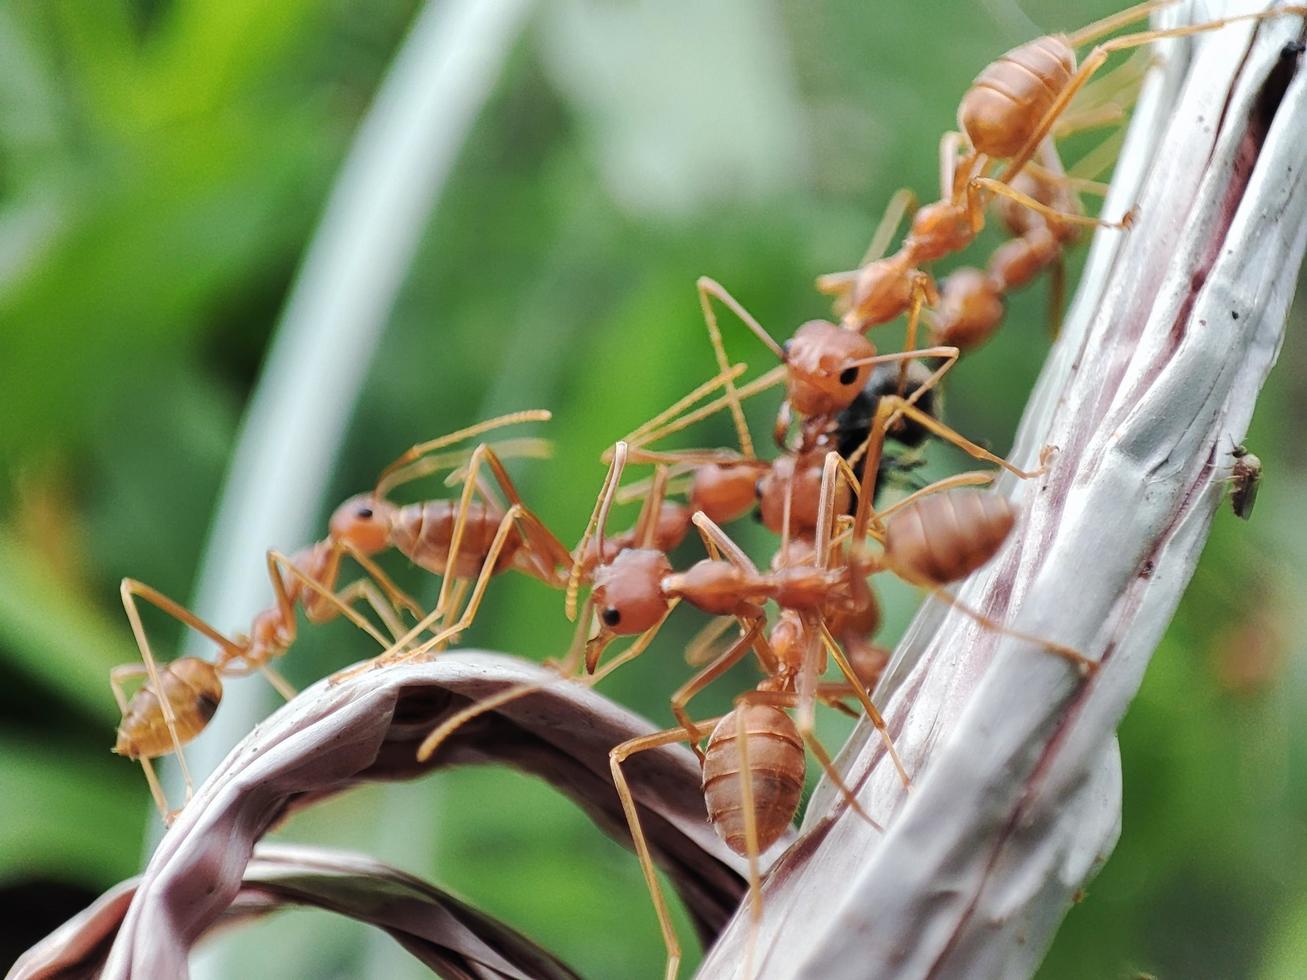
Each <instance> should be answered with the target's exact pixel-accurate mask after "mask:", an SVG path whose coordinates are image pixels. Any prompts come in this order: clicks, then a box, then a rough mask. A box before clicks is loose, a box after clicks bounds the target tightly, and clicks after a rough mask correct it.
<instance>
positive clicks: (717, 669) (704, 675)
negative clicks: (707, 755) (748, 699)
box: [672, 619, 766, 765]
mask: <svg viewBox="0 0 1307 980" xmlns="http://www.w3.org/2000/svg"><path fill="white" fill-rule="evenodd" d="M765 622H766V621H765V620H762V619H756V620H754V621H753V624H752V625H751V626H750V627H749V629H748V630H746V631H745V632H744V634H743V635H742V636H740V638H739V639H738V640H736V641H735V642H734V643H733V644H731V646H730V648H729V649H728V650H726V652H725V653H723V654H721V655H720V656H719V657H717V658H716V659H715V660H713V662H712V663H710V664H709V665H708V666H707V667H705V668H704V669H703V670H701V671H699V673H697V674H695V675H694V676H693V677H691V678H690V679H689V680H688V681H686V682H685V683H684V684H682V685H681V686H680V687H679V688H677V690H676V693H674V694H673V695H672V714H673V715H675V716H676V720H677V721H679V722H680V723H681V727H682V728H684V729H685V731H686V734H687V735H688V736H689V739H688V741H689V744H690V748H691V749H692V750H693V751H694V754H695V755H697V756H698V757H699V764H700V765H702V764H703V749H701V748H700V747H699V742H698V740H697V738H696V737H695V731H696V729H695V724H694V722H692V721H690V715H689V712H688V711H686V708H687V707H688V706H689V704H690V701H691V699H693V698H694V697H695V695H697V694H698V693H699V692H700V691H702V690H703V689H704V688H705V687H707V686H708V685H709V684H711V683H712V682H713V681H715V680H717V678H719V677H721V676H722V674H724V673H726V671H728V670H730V669H731V668H732V667H734V666H735V665H736V664H737V663H739V662H740V661H741V660H743V659H744V658H745V657H746V656H747V655H748V654H749V651H751V650H752V649H753V644H754V640H755V639H756V638H757V637H758V636H759V635H760V634H761V633H762V627H763V624H764V623H765Z"/></svg>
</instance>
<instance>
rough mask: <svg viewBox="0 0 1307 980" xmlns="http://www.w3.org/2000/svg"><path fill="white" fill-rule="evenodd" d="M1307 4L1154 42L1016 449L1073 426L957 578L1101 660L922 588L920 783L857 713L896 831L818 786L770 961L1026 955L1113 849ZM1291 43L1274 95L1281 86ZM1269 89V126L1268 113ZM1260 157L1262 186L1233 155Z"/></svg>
mask: <svg viewBox="0 0 1307 980" xmlns="http://www.w3.org/2000/svg"><path fill="white" fill-rule="evenodd" d="M1248 9H1250V8H1249V7H1248V6H1247V5H1246V4H1240V3H1237V2H1233V0H1231V2H1221V3H1210V4H1205V5H1204V6H1203V7H1202V8H1201V9H1200V10H1197V9H1193V8H1184V7H1181V8H1179V9H1175V8H1172V9H1169V10H1167V11H1165V16H1166V17H1167V18H1168V21H1169V22H1170V23H1176V22H1197V21H1201V20H1206V19H1210V18H1211V17H1214V16H1221V15H1222V14H1225V13H1236V12H1242V11H1245V10H1248ZM1303 31H1304V25H1303V21H1302V19H1301V18H1300V17H1297V16H1294V17H1284V18H1278V19H1275V20H1270V21H1266V22H1263V23H1261V24H1260V25H1257V26H1256V27H1254V26H1252V25H1249V24H1238V25H1233V26H1230V27H1228V28H1226V29H1224V30H1220V31H1216V32H1212V33H1210V34H1206V35H1202V36H1199V37H1195V38H1190V39H1185V40H1181V41H1173V42H1168V43H1167V44H1165V45H1164V46H1163V47H1161V48H1160V50H1159V54H1160V55H1161V56H1162V57H1163V58H1164V62H1163V64H1162V66H1161V67H1158V68H1156V69H1154V70H1153V71H1152V72H1151V73H1150V77H1149V79H1148V81H1147V83H1146V88H1145V91H1144V93H1143V97H1142V98H1141V100H1140V103H1139V107H1138V109H1137V112H1136V116H1135V119H1134V122H1133V124H1132V126H1131V129H1130V135H1129V139H1128V141H1127V143H1126V145H1125V147H1124V149H1123V151H1122V157H1121V161H1120V164H1119V166H1118V169H1117V173H1116V176H1115V178H1114V182H1113V191H1112V195H1111V196H1110V197H1109V199H1108V201H1107V204H1106V211H1107V213H1109V214H1116V213H1120V212H1121V211H1123V210H1124V209H1125V208H1126V207H1129V206H1130V205H1131V204H1134V203H1136V202H1137V203H1138V204H1139V205H1140V220H1139V223H1138V225H1137V226H1136V227H1135V228H1134V230H1133V231H1131V232H1129V233H1128V234H1126V235H1120V234H1119V233H1112V232H1109V233H1104V234H1102V235H1099V236H1098V239H1097V241H1096V242H1095V244H1094V248H1093V252H1092V255H1091V258H1090V260H1089V264H1088V268H1087V270H1086V275H1085V280H1084V282H1083V284H1082V287H1081V289H1080V291H1079V293H1078V295H1077V300H1076V303H1075V304H1074V306H1073V309H1072V311H1071V314H1070V315H1069V316H1068V319H1067V324H1066V328H1065V330H1064V334H1063V336H1062V338H1061V340H1060V341H1059V342H1058V344H1057V345H1056V347H1055V349H1054V352H1053V355H1052V356H1051V357H1050V359H1049V362H1048V364H1047V366H1046V368H1045V371H1044V373H1043V375H1042V377H1041V379H1040V382H1039V384H1038V385H1037V386H1036V388H1035V391H1034V393H1033V395H1032V398H1031V401H1030V403H1029V405H1028V408H1027V412H1026V415H1025V418H1024V420H1023V423H1022V426H1021V430H1020V434H1019V437H1018V440H1017V446H1016V450H1015V453H1014V456H1015V461H1016V462H1017V463H1018V464H1020V463H1021V462H1022V461H1027V462H1029V461H1033V460H1034V459H1035V458H1036V456H1037V455H1038V452H1039V449H1040V448H1041V447H1042V446H1044V445H1049V444H1051V445H1056V446H1058V447H1059V449H1060V451H1059V453H1058V455H1057V457H1056V458H1055V459H1054V461H1053V465H1052V469H1051V471H1050V473H1049V474H1048V476H1046V477H1045V478H1043V479H1042V480H1041V481H1039V483H1038V485H1037V486H1036V485H1022V486H1018V485H1014V481H1012V480H1008V479H1005V480H1004V481H1003V482H1002V484H1001V486H1000V490H1001V492H1005V493H1007V494H1009V495H1010V496H1011V497H1013V499H1015V500H1018V501H1020V503H1021V504H1022V508H1023V511H1024V516H1023V519H1022V520H1021V522H1020V523H1019V525H1018V527H1017V529H1016V531H1015V532H1014V534H1013V539H1012V541H1011V542H1010V543H1009V545H1008V546H1007V547H1006V548H1005V550H1004V551H1003V552H1002V553H1000V555H999V556H998V558H997V559H995V561H993V562H992V563H991V564H990V565H989V566H988V567H986V568H985V569H983V570H982V571H981V572H980V573H978V574H977V575H975V576H973V577H972V578H971V579H970V580H968V582H967V583H965V585H964V586H962V587H961V588H960V589H959V592H960V596H961V598H962V600H963V601H964V602H966V603H967V604H968V605H970V606H972V607H975V608H979V609H981V610H983V611H984V612H986V613H987V614H989V615H991V616H993V617H995V618H998V619H1000V620H1002V621H1005V622H1006V623H1007V624H1008V625H1009V626H1011V627H1013V628H1015V629H1019V630H1021V631H1023V632H1025V633H1030V634H1037V635H1040V636H1045V637H1048V638H1050V639H1052V640H1055V641H1057V642H1059V643H1063V644H1067V645H1069V646H1072V647H1074V648H1076V649H1079V650H1082V651H1084V652H1085V653H1087V654H1089V655H1090V656H1092V657H1095V658H1102V667H1101V669H1100V671H1099V672H1098V674H1097V675H1096V676H1095V677H1094V678H1093V679H1092V680H1091V681H1089V682H1088V683H1082V682H1081V681H1080V680H1079V679H1078V678H1077V676H1076V674H1075V672H1074V671H1073V670H1072V669H1071V668H1070V667H1069V665H1068V664H1067V662H1066V661H1064V660H1062V659H1061V658H1059V657H1055V656H1051V655H1049V654H1048V653H1047V652H1046V651H1042V650H1040V649H1038V648H1037V647H1034V646H1032V645H1031V644H1029V643H1023V642H1020V641H1015V640H1011V639H1007V638H1004V637H1002V636H1000V635H998V634H996V633H994V632H993V631H988V630H984V629H981V628H979V627H977V626H976V625H975V624H974V623H973V622H972V621H970V620H969V619H967V618H966V617H964V616H962V615H960V614H958V613H957V612H955V611H950V610H948V609H946V608H944V607H943V606H942V605H940V604H938V603H934V604H930V605H928V606H927V607H926V609H924V610H923V612H922V613H921V614H920V615H919V616H918V618H917V620H916V621H915V623H914V625H913V627H912V628H911V629H910V630H909V633H908V635H907V637H906V638H905V640H904V643H903V644H902V645H901V647H900V649H899V650H898V651H897V652H896V655H895V661H894V663H893V665H892V668H891V670H890V671H889V673H888V676H887V678H886V680H885V681H884V682H883V683H882V685H881V687H880V689H879V690H878V692H877V696H878V700H879V701H880V702H881V703H882V705H883V706H884V707H885V715H886V718H887V720H888V722H889V724H890V727H891V730H892V731H893V733H894V736H895V740H896V745H897V748H898V751H899V753H900V755H901V756H902V757H903V759H904V761H905V763H906V764H907V766H908V769H909V771H910V772H911V773H912V774H913V776H914V784H913V789H912V792H911V793H910V794H908V795H907V796H906V797H905V796H904V795H903V793H902V791H901V789H900V787H899V785H898V781H897V779H896V778H895V777H894V773H893V769H892V767H891V766H889V765H888V763H887V760H886V759H885V757H884V752H883V750H882V748H881V747H880V745H879V744H878V742H877V741H876V739H875V738H874V737H873V736H872V733H871V732H870V730H869V727H868V726H867V725H866V724H865V723H864V724H863V725H862V726H860V729H859V731H858V732H856V733H855V737H854V739H852V740H851V742H850V745H849V746H847V747H846V751H845V752H844V753H843V755H842V757H841V761H842V763H843V765H844V766H845V767H846V770H847V773H848V782H849V784H850V785H851V786H853V787H855V789H856V791H857V794H858V797H859V800H860V801H861V803H862V804H863V806H865V807H867V808H868V809H869V810H870V811H871V812H872V814H873V816H875V817H876V818H877V819H878V820H880V821H881V822H883V823H885V824H886V827H887V831H886V833H885V834H883V835H880V834H877V833H875V832H873V831H871V830H870V829H869V828H868V827H867V825H866V823H865V822H864V821H861V820H860V819H859V818H858V817H857V816H856V814H853V813H851V812H849V811H848V809H847V807H846V806H845V805H844V804H843V802H842V801H841V800H840V799H838V797H837V796H835V794H832V793H831V792H830V791H829V790H828V789H823V791H822V792H820V793H819V794H818V796H817V797H816V798H814V801H813V805H812V807H811V809H810V811H809V816H808V820H807V821H806V829H807V831H808V834H809V838H808V839H807V840H805V841H803V842H802V843H801V844H800V845H799V846H797V847H795V848H794V849H793V850H792V851H791V852H790V854H788V855H787V856H786V857H785V858H782V860H781V861H780V862H779V864H778V865H777V867H776V869H775V870H774V871H773V873H772V875H771V877H770V878H769V880H768V882H767V883H766V886H765V893H764V910H765V919H764V923H763V927H762V936H761V942H760V955H759V957H758V959H757V960H755V962H759V961H760V964H761V965H760V973H759V975H760V976H763V977H792V976H814V977H817V976H819V977H823V978H834V980H838V978H855V977H858V978H861V977H868V976H875V977H953V976H1003V977H1022V976H1029V975H1031V974H1033V973H1034V971H1035V969H1036V968H1037V967H1038V965H1039V962H1040V960H1041V959H1042V958H1043V956H1044V953H1045V952H1046V950H1047V949H1048V946H1049V944H1050V943H1051V942H1052V938H1053V935H1054V933H1055V932H1056V930H1057V928H1058V926H1059V925H1060V923H1061V921H1062V918H1063V916H1064V915H1065V913H1066V911H1067V909H1068V908H1069V907H1070V905H1071V902H1072V901H1073V897H1074V896H1075V894H1076V892H1077V891H1078V890H1079V889H1080V888H1081V887H1083V885H1084V884H1085V882H1086V881H1087V880H1088V878H1089V877H1090V876H1091V875H1092V874H1093V873H1094V872H1095V871H1096V870H1097V868H1098V867H1099V866H1100V865H1101V863H1102V862H1103V861H1105V860H1106V859H1107V857H1108V855H1109V854H1110V853H1111V850H1112V848H1113V846H1114V844H1115V842H1116V837H1117V835H1118V833H1119V827H1120V806H1121V770H1120V759H1119V755H1118V753H1117V749H1116V743H1115V731H1116V726H1117V725H1118V723H1119V722H1120V720H1121V717H1122V716H1123V714H1124V713H1125V710H1126V708H1127V706H1128V705H1129V702H1130V700H1131V699H1132V698H1133V697H1134V695H1135V693H1136V692H1137V690H1138V687H1139V684H1140V682H1141V680H1142V677H1143V673H1144V669H1145V667H1146V666H1147V663H1148V660H1149V658H1150V657H1151V656H1152V654H1153V651H1154V650H1155V648H1156V646H1157V644H1158V642H1159V641H1160V639H1161V637H1162V634H1163V632H1164V630H1165V628H1166V625H1167V623H1168V622H1169V621H1170V618H1171V615H1172V613H1173V612H1174V610H1175V607H1176V605H1177V603H1178V602H1179V599H1180V595H1181V593H1182V592H1183V590H1184V587H1185V585H1186V584H1187V583H1188V581H1189V578H1190V576H1191V574H1192V572H1193V569H1194V566H1195V564H1196V562H1197V560H1198V555H1199V552H1200V551H1201V548H1202V545H1203V543H1204V541H1205V540H1206V538H1207V534H1208V530H1209V527H1210V524H1211V521H1212V519H1213V515H1214V513H1215V511H1216V508H1217V507H1218V505H1219V504H1220V503H1221V500H1222V499H1223V495H1224V492H1225V489H1226V484H1225V482H1224V480H1225V477H1226V476H1227V475H1228V471H1229V464H1230V460H1229V457H1228V451H1229V447H1230V446H1231V445H1232V443H1233V442H1237V441H1239V440H1240V439H1241V438H1242V436H1243V434H1244V432H1245V430H1246V428H1247V425H1248V421H1249V418H1250V416H1251V413H1252V410H1253V406H1254V404H1255V401H1256V397H1257V393H1258V391H1259V389H1260V387H1261V385H1262V382H1263V381H1264V379H1265V377H1266V374H1267V372H1269V370H1270V368H1271V366H1272V364H1273V363H1274V361H1275V357H1276V355H1277V353H1278V351H1279V346H1280V343H1281V340H1282V338H1283V335H1284V327H1285V319H1286V316H1287V314H1288V309H1289V304H1290V300H1291V299H1292V295H1293V290H1294V286H1295V283H1296V279H1297V275H1298V270H1299V268H1300V266H1301V264H1302V260H1303V254H1304V250H1305V249H1307V178H1305V177H1304V176H1303V173H1302V171H1303V168H1302V166H1301V164H1302V133H1303V132H1304V129H1305V128H1307V72H1303V71H1301V70H1299V69H1298V63H1299V62H1300V61H1301V59H1300V58H1299V57H1298V54H1297V53H1296V52H1294V51H1293V50H1292V49H1290V50H1288V51H1287V52H1286V44H1289V43H1290V42H1296V41H1297V40H1299V39H1300V37H1301V35H1302V33H1303ZM1277 71H1278V72H1280V73H1282V78H1283V77H1284V75H1285V74H1287V77H1288V88H1287V90H1286V91H1285V92H1284V93H1283V99H1282V100H1280V101H1279V103H1278V105H1276V104H1275V100H1274V99H1270V100H1268V99H1266V98H1265V97H1264V95H1263V93H1264V92H1265V91H1266V90H1267V87H1268V86H1267V79H1268V77H1270V76H1273V75H1275V74H1276V73H1277ZM1271 87H1273V86H1271ZM1268 105H1269V106H1270V107H1271V108H1272V109H1273V110H1274V116H1273V121H1272V122H1271V125H1270V129H1269V131H1268V132H1266V133H1265V135H1264V138H1262V136H1261V135H1260V134H1259V133H1257V131H1256V129H1255V128H1253V129H1250V119H1252V118H1253V117H1254V116H1256V115H1257V114H1258V113H1259V112H1265V110H1266V107H1267V106H1268ZM1254 157H1255V161H1256V163H1255V167H1254V169H1253V171H1252V174H1251V177H1250V178H1249V179H1248V180H1247V183H1246V186H1245V185H1244V184H1243V183H1242V182H1241V179H1240V177H1239V169H1240V168H1239V166H1238V165H1237V164H1236V161H1237V160H1244V161H1247V160H1249V159H1252V158H1254ZM747 924H748V917H747V914H744V915H737V916H736V918H735V920H734V921H733V922H732V924H731V926H729V927H728V929H727V932H726V933H725V934H724V936H723V937H722V939H721V941H720V942H719V943H718V945H717V946H716V947H715V948H714V950H713V951H712V952H711V953H710V955H709V957H708V958H707V960H706V961H705V963H704V966H703V968H702V970H701V972H700V976H701V977H712V978H718V977H731V976H736V975H737V974H738V970H739V967H740V964H741V963H742V962H743V961H744V944H745V943H746V942H747V941H748V938H747V937H748V928H747Z"/></svg>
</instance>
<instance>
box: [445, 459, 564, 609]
mask: <svg viewBox="0 0 1307 980" xmlns="http://www.w3.org/2000/svg"><path fill="white" fill-rule="evenodd" d="M477 453H480V456H478V455H477ZM482 460H484V462H485V465H486V466H488V467H489V468H490V473H491V475H492V476H494V478H495V482H496V483H497V484H499V489H500V490H502V491H503V493H504V496H505V497H507V498H508V502H509V503H510V504H515V505H516V506H518V507H519V508H521V517H522V520H521V528H520V529H521V531H522V536H523V539H524V540H525V541H526V543H527V550H529V551H531V552H533V553H534V554H535V555H536V556H537V557H543V558H544V560H545V561H546V562H547V563H548V568H549V574H548V575H547V576H543V575H539V574H538V571H537V572H532V570H531V569H530V568H526V567H523V568H522V571H525V572H528V573H531V574H536V577H537V578H540V579H541V580H542V581H545V582H548V583H550V584H557V585H558V586H559V587H560V588H561V587H562V584H561V583H560V582H558V580H557V576H556V575H555V572H556V570H557V569H558V568H559V566H562V565H567V566H569V567H570V565H571V563H572V553H571V552H570V551H568V550H567V547H566V546H565V545H564V544H563V542H561V541H559V540H558V538H557V537H556V536H555V535H554V533H553V532H552V531H550V530H549V529H548V528H547V527H545V524H544V522H543V521H541V520H540V518H538V517H537V516H536V515H535V514H534V513H533V512H532V511H531V510H530V508H528V507H527V506H526V502H525V501H523V500H522V495H521V494H520V493H518V491H517V487H516V486H515V485H514V484H513V480H512V478H511V477H510V476H509V475H508V470H506V469H504V463H503V460H501V459H500V458H499V454H498V453H496V452H495V451H494V449H492V448H491V447H490V446H488V445H485V444H482V445H480V446H478V447H477V452H476V453H473V454H472V462H471V463H469V464H468V473H469V476H470V475H471V474H472V473H473V472H474V471H475V469H476V467H477V465H478V463H479V462H480V461H482Z"/></svg>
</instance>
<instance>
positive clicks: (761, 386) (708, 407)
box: [640, 364, 786, 446]
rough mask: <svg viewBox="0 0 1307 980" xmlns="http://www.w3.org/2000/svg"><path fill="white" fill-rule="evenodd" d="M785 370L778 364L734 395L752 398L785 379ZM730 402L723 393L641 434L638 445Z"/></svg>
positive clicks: (649, 442) (663, 436)
mask: <svg viewBox="0 0 1307 980" xmlns="http://www.w3.org/2000/svg"><path fill="white" fill-rule="evenodd" d="M785 372H786V367H785V365H784V364H778V365H777V366H776V367H774V368H772V369H771V370H770V371H767V372H765V373H763V374H760V375H758V377H756V378H754V379H753V380H752V381H750V382H749V383H748V384H745V385H741V386H740V387H739V388H737V389H736V396H737V397H738V400H739V401H741V402H743V401H745V400H746V399H749V398H752V397H753V396H754V395H756V394H758V393H759V392H762V391H767V390H768V389H770V388H774V387H776V386H777V385H778V384H780V383H781V382H783V381H784V380H785ZM731 402H732V399H731V398H730V396H728V395H723V396H721V397H720V398H716V399H714V400H713V401H710V402H708V403H707V404H704V405H700V406H699V407H698V408H696V409H694V410H693V411H690V412H687V413H686V414H685V415H682V416H681V417H680V418H679V419H677V420H676V421H675V422H672V423H670V424H668V425H666V426H664V427H662V428H661V429H657V430H654V431H651V432H646V433H644V434H642V435H641V437H640V445H642V446H648V445H651V444H653V443H655V442H658V441H659V440H660V439H664V438H666V437H667V436H669V435H671V434H672V433H673V432H680V431H681V430H682V429H685V428H688V427H689V426H691V425H693V424H694V423H696V422H700V421H702V420H703V419H706V418H711V417H712V416H713V415H716V414H717V413H718V412H720V411H721V410H722V409H723V408H727V407H728V406H729V405H730V404H731Z"/></svg>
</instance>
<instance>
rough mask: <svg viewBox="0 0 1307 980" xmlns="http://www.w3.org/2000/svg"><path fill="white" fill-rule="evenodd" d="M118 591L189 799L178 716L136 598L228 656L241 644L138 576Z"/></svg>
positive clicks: (237, 653)
mask: <svg viewBox="0 0 1307 980" xmlns="http://www.w3.org/2000/svg"><path fill="white" fill-rule="evenodd" d="M118 591H119V594H120V595H121V596H122V600H123V608H124V609H125V610H126V612H127V621H128V622H129V623H130V624H131V627H132V635H133V636H134V637H135V638H136V646H137V649H139V650H140V652H141V660H142V661H144V663H145V671H146V673H147V674H148V675H149V677H150V684H151V685H153V687H154V691H155V695H156V696H157V697H158V699H159V708H160V710H161V711H162V713H163V723H164V725H165V726H166V727H167V729H168V737H169V738H170V739H171V740H172V744H173V750H174V751H175V753H176V755H177V764H178V767H179V768H180V769H181V773H182V781H183V783H184V784H185V786H186V802H188V803H189V802H190V799H191V795H192V794H193V793H194V784H193V783H192V782H191V772H190V769H189V768H188V767H187V765H186V755H185V753H184V752H182V742H181V739H180V738H179V737H178V735H177V718H176V716H175V715H174V714H173V710H172V705H170V704H169V703H168V699H167V698H165V697H164V696H163V686H162V684H161V683H160V680H159V667H158V663H157V662H156V661H155V659H154V654H153V653H151V652H150V640H149V637H147V636H146V634H145V626H144V624H143V623H142V622H141V613H140V610H139V609H138V608H137V607H136V599H137V598H138V597H139V598H141V599H144V600H145V601H146V602H148V603H150V604H151V605H152V606H154V607H155V608H157V609H160V610H162V611H163V612H165V613H167V614H168V615H169V616H172V617H173V618H174V619H176V620H178V621H179V622H181V623H183V624H185V625H186V626H189V627H190V628H191V629H193V630H195V631H196V632H198V633H201V634H203V635H204V636H206V637H208V638H209V639H210V640H212V641H213V642H214V643H216V644H218V646H219V647H221V648H222V650H223V652H224V654H225V655H227V656H229V657H230V656H240V654H241V652H242V649H241V646H240V644H238V643H236V642H235V641H234V640H231V639H228V638H227V637H225V636H223V635H222V634H221V633H219V632H218V631H217V630H216V629H214V628H213V627H212V626H210V625H209V624H208V623H206V622H205V621H204V620H202V619H200V617H199V616H196V615H195V614H194V613H193V612H191V611H190V610H189V609H187V608H185V607H184V606H182V605H180V604H179V603H177V602H174V601H173V600H172V599H169V598H168V597H167V596H166V595H164V594H163V593H162V592H159V591H158V590H157V589H153V588H151V587H150V586H148V585H146V584H145V583H144V582H138V581H136V579H131V578H125V579H123V580H122V585H121V586H120V587H119V590H118Z"/></svg>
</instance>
